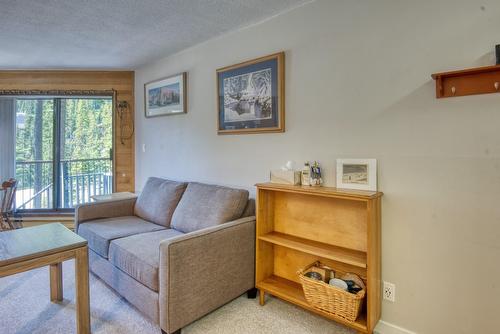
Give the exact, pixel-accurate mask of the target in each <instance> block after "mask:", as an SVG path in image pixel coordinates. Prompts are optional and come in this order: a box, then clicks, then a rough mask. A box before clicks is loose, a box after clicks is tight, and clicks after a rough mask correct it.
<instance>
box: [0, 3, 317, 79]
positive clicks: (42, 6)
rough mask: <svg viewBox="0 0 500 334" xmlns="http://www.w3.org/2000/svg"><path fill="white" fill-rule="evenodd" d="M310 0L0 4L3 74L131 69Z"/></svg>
mask: <svg viewBox="0 0 500 334" xmlns="http://www.w3.org/2000/svg"><path fill="white" fill-rule="evenodd" d="M306 2H309V0H0V68H3V69H22V68H40V69H42V68H54V69H58V68H96V69H98V68H130V69H132V68H136V67H138V66H140V65H143V64H145V63H148V62H150V61H152V60H155V59H158V58H161V57H165V56H168V55H170V54H173V53H175V52H178V51H180V50H182V49H185V48H187V47H189V46H192V45H195V44H197V43H200V42H203V41H205V40H207V39H210V38H213V37H216V36H218V35H221V34H223V33H225V32H228V31H231V30H234V29H237V28H240V27H244V26H247V25H249V24H252V23H255V22H258V21H261V20H263V19H265V18H268V17H270V16H273V15H276V14H278V13H280V12H283V11H286V10H288V9H290V8H293V7H296V6H299V5H301V4H303V3H306Z"/></svg>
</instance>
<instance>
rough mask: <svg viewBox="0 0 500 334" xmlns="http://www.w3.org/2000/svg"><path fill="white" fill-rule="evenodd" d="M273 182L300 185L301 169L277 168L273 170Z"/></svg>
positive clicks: (271, 175)
mask: <svg viewBox="0 0 500 334" xmlns="http://www.w3.org/2000/svg"><path fill="white" fill-rule="evenodd" d="M270 179H271V182H272V183H281V184H290V185H298V184H300V171H293V170H281V169H275V170H272V171H271V174H270Z"/></svg>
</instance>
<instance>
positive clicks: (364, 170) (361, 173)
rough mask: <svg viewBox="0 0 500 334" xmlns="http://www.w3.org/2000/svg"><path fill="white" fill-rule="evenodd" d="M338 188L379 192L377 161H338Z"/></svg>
mask: <svg viewBox="0 0 500 334" xmlns="http://www.w3.org/2000/svg"><path fill="white" fill-rule="evenodd" d="M337 188H345V189H357V190H371V191H377V160H376V159H337Z"/></svg>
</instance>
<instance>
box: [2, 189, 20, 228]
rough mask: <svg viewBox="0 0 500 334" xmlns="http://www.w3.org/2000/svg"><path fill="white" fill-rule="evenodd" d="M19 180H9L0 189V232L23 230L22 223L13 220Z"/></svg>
mask: <svg viewBox="0 0 500 334" xmlns="http://www.w3.org/2000/svg"><path fill="white" fill-rule="evenodd" d="M16 187H17V180H16V179H9V180H7V181H5V182H3V183H2V187H1V188H0V204H1V205H0V231H4V230H12V229H16V228H21V227H22V224H21V223H20V222H15V220H14V219H13V213H14V212H13V204H14V198H15V196H16Z"/></svg>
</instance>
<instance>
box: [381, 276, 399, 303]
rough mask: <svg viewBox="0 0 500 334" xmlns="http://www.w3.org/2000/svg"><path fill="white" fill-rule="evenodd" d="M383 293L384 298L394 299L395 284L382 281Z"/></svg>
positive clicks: (391, 300)
mask: <svg viewBox="0 0 500 334" xmlns="http://www.w3.org/2000/svg"><path fill="white" fill-rule="evenodd" d="M382 293H383V294H384V299H385V300H388V301H390V302H393V303H394V302H395V301H396V285H394V284H392V283H389V282H386V281H384V290H382Z"/></svg>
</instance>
